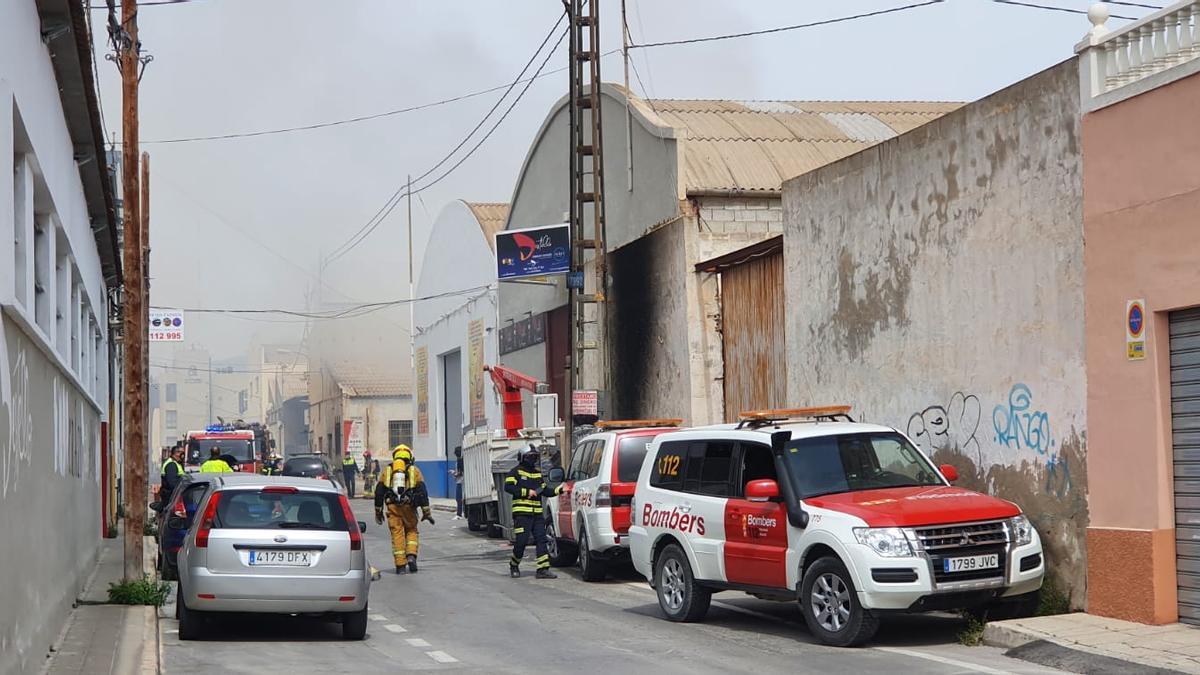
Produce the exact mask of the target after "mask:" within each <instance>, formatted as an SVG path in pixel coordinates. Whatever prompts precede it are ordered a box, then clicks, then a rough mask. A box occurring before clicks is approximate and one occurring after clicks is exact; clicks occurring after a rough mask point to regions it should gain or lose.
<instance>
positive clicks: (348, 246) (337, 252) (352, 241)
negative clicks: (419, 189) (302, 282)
mask: <svg viewBox="0 0 1200 675" xmlns="http://www.w3.org/2000/svg"><path fill="white" fill-rule="evenodd" d="M565 17H566V15H565V13H564V14H561V15H559V17H558V20H557V21H555V22H554V26H552V27H551V28H550V32H549V33H547V34H546V37H545V38H543V39H542V43H541V44H540V45H538V48H537V50H536V51H534V53H533V55H532V56H530V57H529V60H528V61H526V62H525V65H524V67H522V68H521V72H519V73H517V77H516V79H514V80H513V81H512V83H511V84H509V85H508V87H507V88H506V89H505V90H504V93H503V94H501V95H500V98H498V99H497V100H496V103H495V104H494V105H492V107H491V109H489V110H488V111H487V113H486V114H484V116H483V118H482V119H480V120H479V123H478V124H476V125H475V127H474V128H472V129H471V131H470V132H468V133H467V135H466V136H465V137H463V139H462V140H461V141H459V142H458V145H456V146H454V148H452V149H451V150H450V152H448V153H446V156H445V157H443V158H442V159H441V160H440V161H439V162H438V163H437V164H434V165H433V166H432V167H430V168H429V169H428V170H427V171H426V172H425V173H423V174H421V175H420V176H417V177H416V178H415V179H412V180H415V181H416V182H420V181H422V180H423V179H425V178H426V177H427V176H429V174H431V173H433V172H434V171H436V170H437V169H438V168H439V167H441V166H442V165H443V164H445V163H446V162H448V161H449V160H450V158H452V157H453V156H454V154H455V153H456V152H458V151H459V150H461V149H462V147H463V146H464V145H466V144H467V142H468V141H470V140H471V137H473V136H474V135H475V133H476V132H477V131H479V130H480V129H481V128H482V127H483V125H484V124H486V123H487V121H488V119H489V118H490V117H491V116H492V114H493V113H495V112H496V110H497V109H498V108H499V107H500V104H501V103H503V102H504V99H506V98H507V97H508V95H509V94H510V93H511V92H512V90H513V88H514V87H516V86H517V85H518V84H520V82H521V78H523V77H524V76H525V73H526V72H528V70H529V67H530V66H532V65H533V62H534V61H536V60H537V57H538V54H541V53H542V50H544V49H545V48H546V44H547V43H548V42H550V38H552V37H554V34H555V33H556V32H557V31H558V27H559V26H560V25H561V24H562V22H563V19H564V18H565ZM535 78H536V74H535V76H534V77H531V78H529V81H530V82H532V81H533V80H534V79H535ZM412 180H409V182H408V188H407V189H410V190H411V185H412ZM405 189H406V186H405V185H403V184H402V185H401V186H400V187H398V188H396V191H395V192H393V193H392V195H391V196H390V197H388V200H387V201H386V202H384V205H383V206H381V207H380V208H379V210H378V211H376V212H375V215H373V216H371V218H370V219H368V220H367V223H366V224H365V225H363V226H362V227H361V228H359V230H358V231H357V232H355V233H354V234H352V235H350V238H349V239H347V240H346V241H344V242H342V244H341V245H340V246H338V247H337V248H335V249H334V250H333V252H332V253H330V254H329V255H328V256H327V257H326V259H325V264H329V263H331V262H333V261H335V260H337V259H338V258H340V257H342V256H343V255H345V254H347V253H349V252H350V251H351V250H352V249H353V248H354V247H355V246H358V244H359V243H361V242H362V239H360V238H359V237H360V236H362V238H365V237H366V234H369V233H370V231H372V230H374V229H375V228H376V227H378V225H379V222H378V221H377V220H376V219H379V221H381V220H382V218H381V216H380V214H383V217H386V213H384V212H385V211H386V212H387V213H391V211H392V209H394V208H395V205H396V204H397V203H399V201H400V200H401V199H402V198H403V197H405V196H407V195H406V194H401V193H402V192H404V190H405ZM364 233H366V234H364Z"/></svg>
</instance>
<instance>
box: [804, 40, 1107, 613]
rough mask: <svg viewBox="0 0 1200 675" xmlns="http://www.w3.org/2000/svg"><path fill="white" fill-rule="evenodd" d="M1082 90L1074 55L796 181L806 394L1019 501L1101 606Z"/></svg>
mask: <svg viewBox="0 0 1200 675" xmlns="http://www.w3.org/2000/svg"><path fill="white" fill-rule="evenodd" d="M1079 107H1080V106H1079V88H1078V78H1077V69H1076V62H1075V61H1074V60H1071V61H1067V62H1064V63H1062V64H1060V65H1058V66H1055V67H1054V68H1051V69H1049V70H1047V71H1045V72H1043V73H1040V74H1038V75H1035V76H1033V77H1031V78H1029V79H1027V80H1025V81H1022V82H1020V83H1018V84H1016V85H1014V86H1012V87H1009V88H1008V89H1005V90H1003V91H1000V92H998V93H996V94H993V95H992V96H989V97H987V98H985V99H983V100H981V101H978V102H976V103H973V104H971V105H968V106H966V107H964V108H962V109H960V110H958V111H956V112H954V113H951V114H949V115H947V116H945V117H943V118H941V119H939V120H936V121H934V122H932V123H930V124H928V125H925V126H923V127H920V128H918V129H915V130H914V131H911V132H909V133H907V134H905V135H903V136H900V137H899V138H896V139H893V140H890V141H887V142H884V143H882V144H880V145H878V146H875V147H873V148H871V149H868V150H865V151H863V152H861V153H859V154H856V155H854V156H851V157H848V158H846V159H844V160H842V161H840V162H837V163H835V164H832V165H829V166H827V167H824V168H822V169H819V170H817V171H814V172H811V173H809V174H805V175H803V176H800V177H798V178H795V179H793V180H791V181H788V182H787V183H786V184H785V187H784V220H785V235H784V236H785V250H784V261H785V262H784V265H785V279H786V285H787V313H788V319H787V341H788V354H789V363H788V394H789V398H790V399H791V400H792V401H794V402H795V403H796V404H798V405H800V404H805V403H813V404H820V403H842V402H845V403H850V404H852V405H853V406H854V408H855V414H856V415H857V417H858V418H859V419H866V420H870V421H873V422H881V423H885V424H890V425H894V426H895V427H897V428H899V429H901V430H905V431H907V432H908V433H909V435H910V436H912V438H913V440H914V441H916V442H917V443H919V444H921V445H922V446H924V447H925V448H926V449H927V450H930V451H932V453H933V455H934V457H935V459H936V460H937V461H944V462H948V463H952V464H954V465H956V466H957V467H958V469H959V473H960V475H961V476H962V480H961V481H960V482H961V484H963V485H966V486H969V487H973V488H978V489H983V490H986V491H988V492H990V493H993V494H996V495H999V496H1001V497H1004V498H1007V499H1010V500H1012V501H1014V502H1016V503H1018V504H1019V505H1020V506H1021V508H1022V509H1024V510H1025V511H1026V513H1028V514H1029V516H1030V517H1031V518H1032V519H1033V521H1034V522H1035V524H1036V525H1037V527H1038V530H1039V532H1040V533H1041V535H1042V538H1043V540H1044V542H1045V545H1046V549H1047V560H1048V562H1049V565H1050V567H1051V570H1052V572H1053V574H1054V576H1055V577H1056V580H1057V581H1058V582H1059V583H1060V584H1062V586H1064V587H1065V588H1066V589H1067V590H1069V591H1070V592H1071V594H1072V603H1073V604H1074V605H1075V606H1081V604H1082V603H1083V601H1084V597H1085V592H1086V585H1085V576H1084V572H1085V547H1084V531H1085V528H1086V527H1087V524H1088V517H1087V471H1086V469H1085V459H1086V415H1085V376H1084V362H1083V349H1084V323H1083V233H1082V188H1081V180H1082V178H1081V167H1080V163H1081V159H1080V149H1079Z"/></svg>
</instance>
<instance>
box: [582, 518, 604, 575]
mask: <svg viewBox="0 0 1200 675" xmlns="http://www.w3.org/2000/svg"><path fill="white" fill-rule="evenodd" d="M579 572H580V573H581V574H582V576H583V580H584V581H604V577H605V575H606V574H607V572H608V570H607V569H606V566H605V564H604V561H603V560H600V559H599V558H597V557H596V555H595V554H593V553H592V543H591V541H590V540H589V539H588V533H587V528H585V527H580V528H579Z"/></svg>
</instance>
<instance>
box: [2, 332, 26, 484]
mask: <svg viewBox="0 0 1200 675" xmlns="http://www.w3.org/2000/svg"><path fill="white" fill-rule="evenodd" d="M6 432H7V433H6ZM32 461H33V411H32V410H31V409H30V406H29V364H28V362H27V360H26V357H25V348H24V346H22V345H20V342H19V341H18V346H17V353H16V358H15V359H10V358H9V353H8V340H7V339H6V338H5V337H4V320H3V318H0V499H3V498H4V497H7V496H8V493H9V491H10V490H13V489H14V488H16V486H17V482H18V480H19V477H20V475H21V469H22V466H25V465H28V464H30V463H31V462H32Z"/></svg>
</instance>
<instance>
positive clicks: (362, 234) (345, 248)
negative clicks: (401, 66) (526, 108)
mask: <svg viewBox="0 0 1200 675" xmlns="http://www.w3.org/2000/svg"><path fill="white" fill-rule="evenodd" d="M557 27H558V24H555V28H557ZM567 32H568V31H563V32H562V34H561V35H560V36H559V38H558V42H556V43H555V45H554V47H553V48H552V49H551V50H550V51H549V52H547V53H546V57H545V58H544V59H543V60H542V63H541V65H539V66H538V69H537V71H536V72H535V73H534V77H531V78H529V79H528V80H526V81H525V87H524V88H523V89H522V90H521V91H520V93H518V94H517V96H516V97H515V98H513V100H512V102H511V103H510V104H509V106H508V108H507V109H506V110H505V111H504V113H503V114H502V115H501V116H500V118H499V119H498V120H496V122H495V124H493V125H492V128H491V129H489V130H488V132H487V133H486V134H484V136H483V137H482V138H480V139H479V141H478V142H477V143H475V145H474V146H472V147H471V149H470V150H468V151H467V153H466V154H465V155H463V156H462V157H461V158H459V160H458V161H457V162H455V163H454V164H453V165H452V166H451V167H450V168H448V169H446V170H445V171H444V172H442V174H441V175H439V176H438V177H437V178H434V179H433V180H431V181H430V182H428V183H426V184H425V185H422V186H421V187H419V188H417V189H415V190H414V189H411V187H409V186H408V185H407V184H406V185H402V186H401V187H400V188H398V189H397V191H396V192H395V193H393V195H392V198H391V199H389V201H388V203H386V204H384V206H383V208H382V209H381V210H380V211H378V212H376V215H375V216H374V217H372V219H371V221H368V223H367V225H365V226H363V228H360V229H359V231H358V232H357V233H356V234H355V235H354V236H353V237H351V238H350V239H349V240H347V241H346V243H344V244H343V245H342V246H339V247H338V249H336V251H337V253H336V254H335V255H331V256H330V257H329V258H327V259H326V261H327V263H328V262H332V261H333V260H335V259H337V258H339V257H341V256H343V255H345V254H346V253H349V252H350V251H351V250H352V249H354V248H355V247H356V246H358V245H359V244H361V243H362V242H363V241H364V240H365V239H366V238H367V237H369V236H370V235H371V233H372V232H374V231H375V229H376V228H378V227H379V225H380V224H382V223H383V221H384V219H386V218H387V217H388V215H389V214H391V212H392V211H393V210H395V208H396V206H397V205H399V204H400V201H401V200H402V199H403V198H404V197H407V196H409V195H417V194H420V193H422V192H424V191H426V190H428V189H429V188H431V187H433V186H434V185H437V184H438V183H440V182H442V181H443V180H445V179H446V177H448V176H449V175H450V174H452V173H454V171H455V170H457V169H458V167H460V166H462V165H463V163H464V162H466V161H467V160H468V159H470V158H471V156H472V155H474V154H475V152H476V151H477V150H479V148H480V147H481V146H482V145H483V144H484V143H485V142H487V140H488V139H489V138H491V137H492V134H494V133H495V132H496V129H498V128H500V125H501V124H503V123H504V120H506V119H508V116H509V114H510V113H511V112H512V111H513V108H515V107H516V105H517V103H519V102H520V101H521V99H522V98H524V97H525V94H526V93H527V92H528V91H529V87H530V86H531V85H532V84H533V81H534V80H535V79H537V75H538V74H540V73H541V72H542V70H544V69H545V67H546V64H547V63H549V61H550V58H551V57H552V56H554V53H555V52H556V51H558V48H559V46H561V45H562V41H563V39H565V38H566V36H567ZM539 51H540V50H539ZM534 56H536V54H535V55H534ZM501 100H503V97H502V99H501ZM469 137H470V136H468V138H469ZM460 147H461V145H460ZM440 164H441V162H439V165H440ZM429 173H431V172H428V171H427V172H426V173H425V174H423V175H422V177H425V176H428V175H429ZM406 188H407V189H406ZM409 190H411V191H409ZM372 221H373V222H372Z"/></svg>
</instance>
